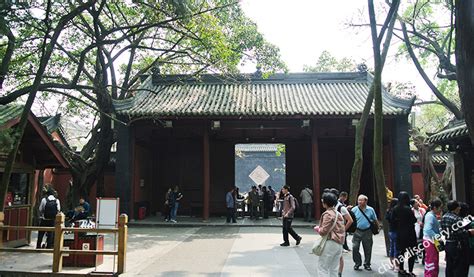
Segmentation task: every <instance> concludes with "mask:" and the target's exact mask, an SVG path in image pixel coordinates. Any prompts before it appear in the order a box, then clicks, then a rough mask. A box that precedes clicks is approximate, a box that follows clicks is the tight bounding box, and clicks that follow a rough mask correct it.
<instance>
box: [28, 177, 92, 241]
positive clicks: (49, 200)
mask: <svg viewBox="0 0 474 277" xmlns="http://www.w3.org/2000/svg"><path fill="white" fill-rule="evenodd" d="M42 193H43V198H42V199H41V202H40V204H39V207H38V212H39V214H38V215H39V226H41V227H54V222H55V219H56V215H57V214H58V213H59V212H60V211H61V202H60V201H59V199H58V193H57V191H56V190H55V189H54V188H53V187H52V186H51V185H49V184H47V185H45V186H44V188H43V191H42ZM90 210H91V208H90V204H89V203H88V202H87V201H86V200H85V198H84V197H80V198H79V205H77V206H76V207H75V208H74V209H73V210H70V211H68V212H67V213H66V220H67V221H66V224H67V225H71V224H72V223H74V222H75V221H78V220H82V219H87V218H88V217H89V215H90ZM45 235H46V243H43V239H44V236H45ZM53 246H54V232H44V231H39V232H38V238H37V241H36V248H38V249H39V248H50V249H51V248H53Z"/></svg>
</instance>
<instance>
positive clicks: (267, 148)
mask: <svg viewBox="0 0 474 277" xmlns="http://www.w3.org/2000/svg"><path fill="white" fill-rule="evenodd" d="M277 150H278V148H277V145H276V144H237V145H235V151H242V152H276V151H277Z"/></svg>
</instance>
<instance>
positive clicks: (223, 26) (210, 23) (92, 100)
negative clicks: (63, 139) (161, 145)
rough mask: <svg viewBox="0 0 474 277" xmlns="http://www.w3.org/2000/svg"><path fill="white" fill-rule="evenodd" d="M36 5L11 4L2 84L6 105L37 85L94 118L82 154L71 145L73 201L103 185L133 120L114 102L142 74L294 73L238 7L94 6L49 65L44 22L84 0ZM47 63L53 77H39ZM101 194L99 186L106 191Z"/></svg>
mask: <svg viewBox="0 0 474 277" xmlns="http://www.w3.org/2000/svg"><path fill="white" fill-rule="evenodd" d="M32 3H33V4H31V5H26V4H25V5H23V6H18V5H11V6H8V7H7V12H6V14H5V16H4V18H5V20H4V21H0V27H1V28H0V30H2V34H3V36H2V41H4V42H5V43H2V44H1V45H0V54H1V55H2V68H1V69H2V70H1V71H0V81H3V80H5V81H3V97H0V104H7V103H10V102H12V101H14V100H16V99H17V98H19V97H21V96H23V95H25V94H29V95H32V93H31V92H32V91H33V90H34V89H36V90H37V91H39V92H41V93H43V94H42V96H43V99H46V100H51V99H52V97H54V96H56V95H62V96H66V97H67V99H69V100H68V103H67V105H66V107H67V108H71V107H72V108H74V110H78V111H87V112H88V113H90V114H92V115H93V118H94V124H93V126H92V129H91V135H90V138H89V140H88V142H87V143H86V145H85V146H84V147H83V148H82V150H81V151H80V152H79V153H75V152H73V151H68V150H67V149H63V150H64V154H65V155H66V156H67V158H68V160H69V161H70V163H71V166H72V168H71V172H72V176H73V184H74V185H73V186H72V190H71V192H72V196H73V198H72V199H71V202H75V200H76V199H77V197H78V196H79V195H85V194H88V192H89V191H90V189H91V187H92V186H93V184H94V183H95V182H96V181H97V180H98V179H100V176H101V174H102V172H103V169H104V167H105V166H106V164H107V163H108V161H109V158H110V149H111V146H112V144H113V143H114V142H115V134H114V130H113V129H112V122H113V121H115V124H125V123H123V122H119V121H117V119H116V118H115V111H114V106H113V100H114V99H124V98H127V97H131V96H133V95H134V94H137V93H140V91H139V84H140V77H141V76H143V75H144V74H145V73H147V72H148V71H150V70H151V69H152V68H157V67H160V71H161V73H162V74H167V73H188V74H200V73H203V72H221V73H222V72H225V73H229V74H232V73H236V72H238V66H239V65H240V64H241V63H243V62H254V63H256V64H257V65H258V66H260V67H261V68H262V70H263V71H265V72H267V73H268V72H272V71H274V70H286V68H285V65H284V64H283V63H282V62H281V60H280V55H279V51H278V49H277V48H276V47H275V46H273V45H271V44H269V43H267V42H266V41H265V40H264V38H263V36H262V35H261V34H260V33H259V32H258V31H257V27H256V25H255V24H254V23H252V22H251V21H250V20H249V19H248V18H247V17H245V15H244V14H243V12H242V10H241V8H240V6H239V5H238V2H236V1H230V0H213V1H202V2H196V1H190V0H188V1H172V0H162V1H154V2H150V1H133V3H129V2H122V1H105V0H97V1H91V3H92V4H91V5H90V6H88V7H86V8H84V9H83V10H82V11H81V12H78V13H77V14H76V15H75V16H73V17H72V18H71V19H70V20H69V21H68V22H67V24H64V26H62V27H61V28H60V30H58V31H59V33H60V36H58V39H57V40H56V41H55V42H54V43H51V44H50V46H51V53H50V57H49V58H48V59H43V57H42V56H41V55H39V52H38V49H41V47H43V44H44V43H43V41H42V39H41V38H43V37H46V38H49V37H50V36H51V30H49V29H48V28H46V27H45V25H47V26H59V25H58V22H59V21H60V19H61V15H63V14H66V13H68V12H69V11H70V10H75V9H77V6H79V4H76V3H75V2H59V1H58V2H56V1H54V2H51V1H35V2H32ZM82 5H84V4H82ZM45 15H48V17H47V18H46V17H45ZM4 30H5V31H4ZM11 34H13V35H11ZM11 45H13V46H11ZM12 48H13V50H11V49H12ZM43 60H45V62H46V65H45V66H44V74H42V75H41V76H39V75H38V74H37V71H38V70H37V69H38V67H39V66H40V65H41V61H43ZM4 63H5V64H6V66H3V64H4ZM230 76H232V75H230ZM34 78H37V79H38V81H37V82H36V83H32V81H31V80H32V79H34ZM0 84H1V83H0ZM35 86H36V87H35ZM27 109H28V110H29V107H27ZM25 110H26V109H25ZM5 190H6V188H3V189H2V190H1V191H0V201H2V200H3V199H4V197H2V193H4V191H5ZM102 192H103V191H102V189H101V187H100V186H99V187H98V194H101V193H102ZM0 207H3V205H2V203H0Z"/></svg>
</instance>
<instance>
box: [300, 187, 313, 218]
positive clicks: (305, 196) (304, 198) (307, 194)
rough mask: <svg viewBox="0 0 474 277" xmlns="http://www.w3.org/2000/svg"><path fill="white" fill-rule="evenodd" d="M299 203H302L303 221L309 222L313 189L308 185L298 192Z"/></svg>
mask: <svg viewBox="0 0 474 277" xmlns="http://www.w3.org/2000/svg"><path fill="white" fill-rule="evenodd" d="M300 197H301V203H303V215H304V221H307V222H311V221H312V219H311V212H312V210H313V191H312V190H311V189H310V188H309V186H308V185H306V187H305V188H304V189H303V190H302V191H301V192H300Z"/></svg>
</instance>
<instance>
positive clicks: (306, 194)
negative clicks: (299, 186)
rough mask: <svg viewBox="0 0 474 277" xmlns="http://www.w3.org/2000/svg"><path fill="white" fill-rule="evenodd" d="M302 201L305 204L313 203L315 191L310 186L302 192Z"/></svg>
mask: <svg viewBox="0 0 474 277" xmlns="http://www.w3.org/2000/svg"><path fill="white" fill-rule="evenodd" d="M300 197H301V202H302V203H303V204H310V203H313V191H312V190H310V189H309V188H305V189H303V190H302V191H301V193H300Z"/></svg>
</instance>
